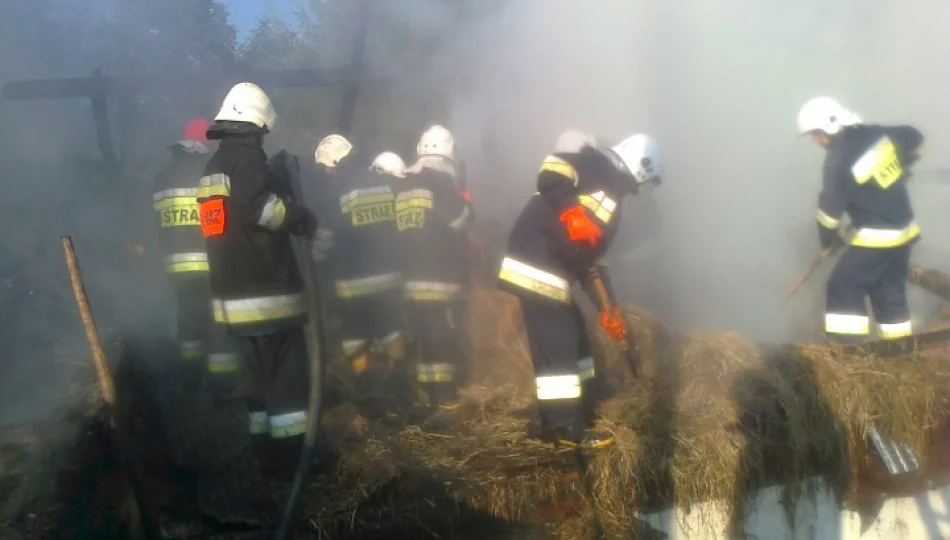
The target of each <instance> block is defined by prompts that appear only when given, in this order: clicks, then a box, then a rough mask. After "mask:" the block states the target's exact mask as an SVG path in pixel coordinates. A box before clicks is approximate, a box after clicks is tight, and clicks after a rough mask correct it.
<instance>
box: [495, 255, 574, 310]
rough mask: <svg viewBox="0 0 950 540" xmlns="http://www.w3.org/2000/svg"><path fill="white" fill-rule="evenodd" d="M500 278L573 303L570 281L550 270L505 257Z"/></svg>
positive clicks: (551, 297)
mask: <svg viewBox="0 0 950 540" xmlns="http://www.w3.org/2000/svg"><path fill="white" fill-rule="evenodd" d="M498 279H501V280H502V281H506V282H508V283H511V284H512V285H516V286H518V287H521V288H522V289H526V290H529V291H531V292H533V293H537V294H540V295H541V296H546V297H548V298H550V299H552V300H557V301H558V302H564V303H565V304H569V303H571V285H570V283H569V282H568V281H567V280H566V279H564V278H562V277H560V276H556V275H554V274H552V273H550V272H545V271H544V270H541V269H540V268H535V267H533V266H531V265H528V264H525V263H523V262H521V261H518V260H515V259H512V258H511V257H505V258H504V260H502V262H501V271H500V272H499V273H498Z"/></svg>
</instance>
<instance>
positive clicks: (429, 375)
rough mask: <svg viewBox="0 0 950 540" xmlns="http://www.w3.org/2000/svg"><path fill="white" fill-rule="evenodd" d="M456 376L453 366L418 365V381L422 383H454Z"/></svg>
mask: <svg viewBox="0 0 950 540" xmlns="http://www.w3.org/2000/svg"><path fill="white" fill-rule="evenodd" d="M454 374H455V366H453V365H452V364H416V380H417V381H419V382H421V383H442V382H452V380H453V379H454Z"/></svg>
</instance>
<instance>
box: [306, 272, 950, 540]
mask: <svg viewBox="0 0 950 540" xmlns="http://www.w3.org/2000/svg"><path fill="white" fill-rule="evenodd" d="M630 322H631V326H632V328H633V330H634V333H635V334H636V336H637V343H638V352H639V353H640V355H641V357H642V359H643V361H644V364H645V369H646V372H647V374H648V377H646V378H645V379H644V380H641V381H637V382H633V381H630V380H629V378H627V380H626V381H625V382H623V383H622V384H619V385H617V386H618V387H617V388H616V389H615V390H616V393H615V395H614V396H613V397H611V398H610V399H609V400H607V401H606V402H605V403H604V404H603V407H602V410H601V413H602V416H603V419H602V420H601V421H600V424H601V426H602V427H604V428H606V429H609V430H610V431H612V432H613V433H614V435H615V436H616V441H617V443H616V444H615V445H614V446H613V447H612V448H610V449H608V450H605V451H601V452H599V453H596V454H593V455H592V456H591V457H590V459H589V460H588V461H587V463H579V462H578V459H577V456H576V454H575V453H574V452H572V451H563V450H562V451H555V450H553V449H552V447H551V446H549V445H545V444H541V443H538V442H536V441H533V440H530V439H528V438H526V437H525V434H524V427H525V425H526V423H527V420H528V415H526V414H525V413H524V408H525V407H526V406H529V405H530V404H531V402H532V396H531V369H530V365H529V361H528V358H527V354H526V349H525V344H524V339H523V336H521V335H520V319H519V317H518V313H517V307H516V303H513V302H512V301H511V299H510V298H508V297H506V296H505V295H503V294H500V293H497V292H493V291H488V290H481V291H479V292H478V293H477V294H476V296H475V303H474V316H473V324H474V325H475V326H476V328H477V330H476V331H475V333H476V334H477V336H478V338H477V339H476V340H475V341H476V342H478V343H492V344H493V346H492V348H491V350H484V349H483V350H480V351H478V355H477V356H476V358H477V359H478V362H477V363H476V366H475V367H476V369H475V374H476V377H475V380H476V382H475V384H472V385H471V386H470V387H468V388H467V389H466V390H465V392H464V402H465V404H464V406H463V408H462V410H460V411H459V412H458V413H457V414H456V417H455V423H454V425H453V426H452V427H451V429H450V430H447V431H443V432H432V431H429V430H425V429H422V428H420V427H419V426H415V425H411V426H405V425H404V424H399V423H395V424H392V425H386V424H383V423H379V422H369V421H366V420H365V419H363V418H361V417H359V416H358V415H357V414H356V413H355V411H353V410H352V409H348V408H344V409H337V410H334V411H331V413H330V420H328V423H327V430H328V431H327V433H328V439H329V440H331V441H334V442H335V444H336V445H337V450H338V451H339V452H340V455H341V456H342V459H341V460H340V461H339V463H337V464H336V465H335V466H334V467H333V469H332V470H331V471H329V472H324V473H323V474H322V475H321V476H319V477H317V478H315V481H314V488H313V490H312V493H311V497H310V499H309V502H308V504H307V508H308V509H309V511H310V519H311V520H312V521H311V523H312V524H313V526H314V527H315V528H316V529H318V530H321V531H323V532H328V533H329V532H332V531H341V530H347V531H350V532H356V531H358V530H360V529H361V528H364V527H372V526H373V524H374V523H376V522H378V521H379V520H389V521H392V520H398V519H405V520H406V521H409V522H415V523H419V522H421V521H424V520H425V519H431V516H432V515H433V514H435V515H438V516H439V517H441V518H442V519H448V518H451V515H452V514H453V513H454V514H455V515H460V514H461V513H463V512H471V511H482V512H487V513H489V514H491V515H493V516H497V517H501V518H504V519H506V520H511V521H514V522H521V523H534V524H538V525H539V527H538V528H536V529H534V534H536V535H537V536H522V537H546V536H545V535H546V534H549V533H550V534H553V535H554V536H555V537H557V538H564V539H568V538H584V537H590V536H589V535H590V534H592V533H593V532H594V531H595V528H596V527H600V528H601V529H602V531H603V532H604V533H605V534H606V537H609V538H624V537H629V536H630V535H631V534H633V532H634V531H635V530H637V527H638V526H640V525H639V524H638V520H637V519H636V517H635V516H634V514H633V512H632V511H631V509H633V508H640V509H641V510H648V509H650V508H662V507H667V506H669V505H689V504H691V503H697V502H702V501H716V502H717V504H718V506H719V510H721V511H723V512H725V514H726V515H728V516H731V517H732V521H733V523H732V526H733V528H734V529H735V528H736V527H738V526H739V524H740V522H741V516H742V513H743V510H744V508H745V504H746V502H747V500H748V499H747V497H748V495H749V494H750V493H752V492H753V491H755V490H756V489H758V488H760V487H764V486H768V485H776V484H778V485H783V486H786V491H787V494H786V495H787V499H788V500H794V499H795V498H797V497H800V496H803V495H806V494H805V493H802V492H801V489H800V488H799V486H800V483H799V481H800V480H802V479H804V478H807V477H809V476H813V475H822V476H823V477H825V478H826V479H827V480H828V481H829V482H830V483H831V485H833V486H834V487H835V488H836V489H837V490H838V491H839V493H840V494H841V495H842V496H846V495H847V494H848V493H849V492H851V491H852V490H854V489H855V487H856V480H855V479H856V478H857V476H858V475H859V474H861V472H862V471H865V470H867V469H869V468H870V467H873V466H874V464H873V463H872V462H871V457H870V454H869V453H868V452H867V448H866V445H865V443H864V441H863V433H864V431H865V429H866V428H867V427H868V426H869V425H871V424H872V423H873V424H875V425H876V426H878V427H879V428H880V429H882V430H883V431H884V432H885V433H889V434H891V435H892V436H893V437H894V438H897V439H900V440H903V441H906V442H907V443H909V444H910V445H911V446H912V447H914V448H915V449H917V450H918V454H919V455H921V456H925V455H926V453H925V448H926V446H927V442H928V434H929V431H930V430H931V429H932V428H933V427H934V426H935V425H936V424H937V422H938V421H939V420H940V419H941V416H942V414H941V412H942V411H943V410H944V406H945V403H946V402H947V399H948V398H950V396H948V395H947V394H948V392H950V359H948V358H946V357H935V356H933V355H930V356H927V357H924V356H920V357H913V358H910V357H905V358H898V359H888V360H880V359H875V358H868V357H854V356H848V355H845V354H843V353H842V352H840V351H838V350H836V349H832V348H828V347H818V346H808V347H800V348H791V347H789V348H773V349H762V348H760V347H757V346H756V345H754V344H752V343H750V342H748V341H746V340H744V339H742V338H741V337H740V336H737V335H732V334H697V335H691V336H687V337H685V338H680V339H676V340H673V339H671V338H669V337H667V336H664V335H663V334H662V332H661V329H660V327H659V324H658V323H657V322H656V321H655V320H653V319H652V318H651V317H650V316H649V315H648V314H646V313H643V312H640V311H637V310H632V311H631V312H630ZM598 354H599V356H600V362H599V364H600V369H601V370H602V371H606V372H607V373H608V374H609V377H608V378H609V380H611V381H618V380H624V377H625V371H626V369H627V368H626V364H625V362H624V360H623V359H621V358H620V355H619V350H617V348H616V347H613V346H609V347H606V348H605V349H604V350H601V351H599V352H598ZM584 471H586V473H587V474H586V475H585V474H583V472H584ZM446 514H448V515H446ZM426 516H429V517H426ZM545 524H554V525H552V526H551V527H553V528H550V529H545V528H544V527H540V525H545ZM523 534H526V533H523Z"/></svg>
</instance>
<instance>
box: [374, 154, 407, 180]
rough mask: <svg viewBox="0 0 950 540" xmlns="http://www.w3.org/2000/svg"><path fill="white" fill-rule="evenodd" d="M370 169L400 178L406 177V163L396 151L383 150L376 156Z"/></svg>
mask: <svg viewBox="0 0 950 540" xmlns="http://www.w3.org/2000/svg"><path fill="white" fill-rule="evenodd" d="M369 170H371V171H375V172H378V173H379V174H389V175H392V176H396V177H399V178H405V177H406V163H405V162H404V161H403V160H402V158H401V157H399V154H397V153H395V152H383V153H382V154H380V155H378V156H376V159H374V160H373V164H372V165H370V166H369Z"/></svg>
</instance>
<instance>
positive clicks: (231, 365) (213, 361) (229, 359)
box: [208, 353, 238, 373]
mask: <svg viewBox="0 0 950 540" xmlns="http://www.w3.org/2000/svg"><path fill="white" fill-rule="evenodd" d="M237 369H238V363H237V355H236V354H234V353H210V354H209V355H208V371H209V372H210V373H233V372H235V371H237Z"/></svg>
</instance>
